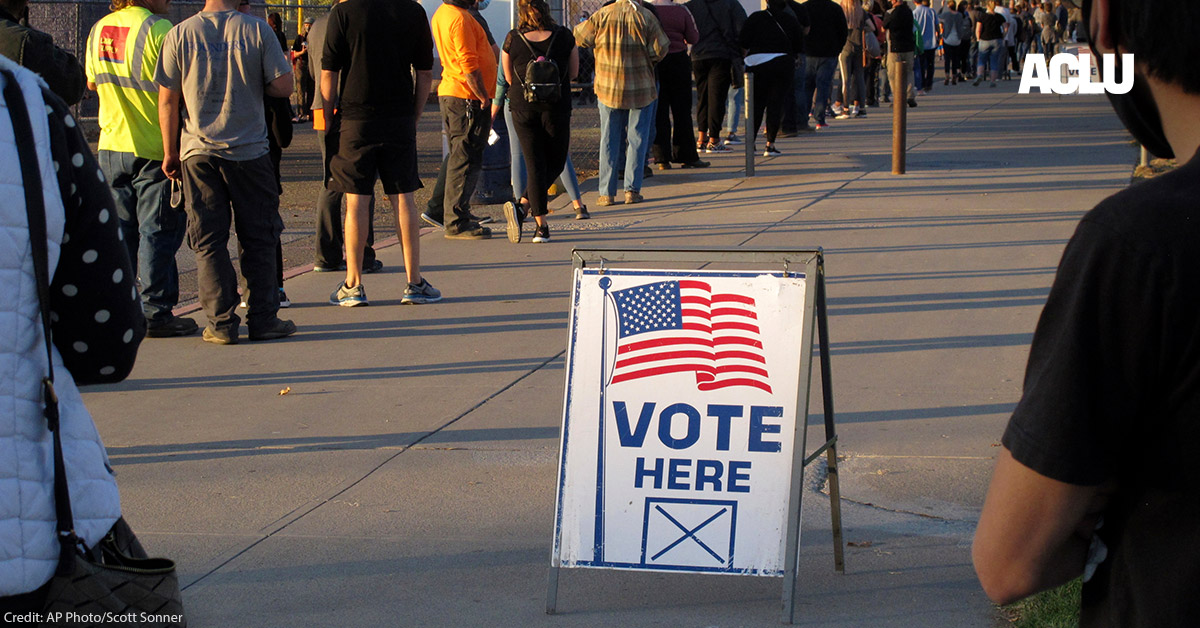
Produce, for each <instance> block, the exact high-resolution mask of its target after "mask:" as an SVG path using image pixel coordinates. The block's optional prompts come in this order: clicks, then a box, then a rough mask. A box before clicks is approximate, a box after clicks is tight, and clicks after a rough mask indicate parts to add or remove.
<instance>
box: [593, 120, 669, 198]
mask: <svg viewBox="0 0 1200 628" xmlns="http://www.w3.org/2000/svg"><path fill="white" fill-rule="evenodd" d="M596 104H597V105H598V106H599V107H600V195H601V196H616V194H617V168H618V167H620V164H619V163H618V162H619V160H620V155H621V153H622V152H626V151H623V148H624V147H625V142H626V140H628V142H629V150H628V151H627V152H626V154H625V189H626V190H630V191H633V192H639V191H641V189H642V174H643V172H642V168H643V167H644V166H645V165H646V152H647V151H648V150H649V149H650V141H649V138H650V129H651V127H653V126H654V113H655V112H654V107H651V106H646V107H642V108H641V109H613V108H611V107H609V106H607V105H605V104H604V103H602V102H601V103H596Z"/></svg>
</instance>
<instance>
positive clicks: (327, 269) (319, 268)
mask: <svg viewBox="0 0 1200 628" xmlns="http://www.w3.org/2000/svg"><path fill="white" fill-rule="evenodd" d="M343 270H346V265H345V264H338V265H336V266H326V265H324V264H321V263H317V264H313V272H314V273H333V272H338V271H343Z"/></svg>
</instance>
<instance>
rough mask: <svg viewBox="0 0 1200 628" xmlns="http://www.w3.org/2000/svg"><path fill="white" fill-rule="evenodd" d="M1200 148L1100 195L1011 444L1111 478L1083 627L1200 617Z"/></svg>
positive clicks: (1076, 244)
mask: <svg viewBox="0 0 1200 628" xmlns="http://www.w3.org/2000/svg"><path fill="white" fill-rule="evenodd" d="M1197 198H1200V156H1193V157H1192V159H1191V160H1190V161H1189V162H1187V163H1186V164H1184V165H1182V166H1180V167H1179V168H1178V169H1176V170H1175V171H1173V172H1170V173H1167V174H1164V175H1161V176H1159V177H1157V178H1155V179H1152V180H1150V181H1147V182H1145V183H1140V184H1136V185H1134V186H1131V187H1130V188H1128V189H1126V190H1124V191H1122V192H1119V193H1117V194H1115V195H1113V196H1112V197H1110V198H1108V199H1106V200H1105V201H1103V202H1101V203H1100V204H1099V205H1098V206H1097V207H1096V208H1095V209H1093V210H1092V211H1090V212H1088V214H1087V215H1086V216H1084V218H1083V220H1082V221H1081V222H1080V224H1079V227H1078V228H1077V230H1076V232H1075V234H1074V236H1073V237H1072V238H1071V241H1070V242H1069V243H1068V244H1067V247H1066V250H1065V252H1064V253H1063V257H1062V261H1061V263H1060V265H1059V269H1058V275H1057V276H1056V278H1055V280H1054V285H1053V287H1052V288H1051V290H1050V296H1049V298H1048V299H1047V302H1046V307H1045V309H1044V310H1043V311H1042V315H1041V318H1040V320H1039V321H1038V325H1037V331H1036V333H1035V334H1034V337H1033V344H1032V347H1031V349H1030V355H1029V365H1028V368H1027V370H1026V375H1025V386H1024V393H1023V396H1022V398H1021V401H1020V402H1019V403H1018V404H1017V408H1016V410H1015V412H1014V413H1013V416H1012V418H1011V419H1010V421H1009V424H1008V428H1007V429H1006V430H1005V432H1004V437H1003V441H1002V442H1003V443H1004V445H1005V447H1007V448H1008V449H1009V450H1010V451H1011V452H1012V455H1013V457H1014V458H1015V459H1016V460H1017V461H1018V462H1020V463H1021V464H1024V465H1025V466H1027V467H1029V468H1031V469H1033V470H1034V471H1037V472H1038V473H1040V474H1042V475H1044V476H1047V477H1050V478H1053V479H1055V480H1058V481H1061V482H1066V483H1069V484H1075V485H1081V486H1095V485H1100V484H1104V483H1107V482H1115V483H1116V486H1117V489H1116V493H1115V495H1114V496H1113V497H1112V501H1111V502H1110V503H1109V505H1108V507H1107V508H1106V510H1105V512H1104V513H1103V516H1104V522H1103V525H1102V527H1100V529H1099V530H1098V531H1097V535H1098V536H1099V538H1100V539H1101V540H1102V541H1103V542H1104V544H1105V545H1106V546H1107V548H1108V558H1107V559H1106V560H1105V561H1104V562H1102V563H1100V565H1099V567H1098V568H1097V570H1096V573H1095V575H1094V577H1093V578H1092V579H1091V580H1089V581H1088V582H1086V583H1084V585H1083V609H1082V614H1081V619H1080V626H1082V627H1084V628H1095V627H1100V626H1104V627H1109V626H1122V627H1123V628H1172V627H1183V626H1195V625H1196V621H1197V618H1200V596H1198V595H1196V590H1197V588H1196V587H1197V585H1196V583H1197V582H1200V560H1197V556H1198V555H1200V465H1198V464H1196V462H1195V456H1196V451H1197V450H1198V449H1200V246H1198V245H1197V243H1200V204H1198V203H1197V202H1196V199H1197Z"/></svg>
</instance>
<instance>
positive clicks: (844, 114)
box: [833, 110, 850, 120]
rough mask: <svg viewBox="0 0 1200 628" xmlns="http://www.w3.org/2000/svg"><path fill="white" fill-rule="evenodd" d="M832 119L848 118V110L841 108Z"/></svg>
mask: <svg viewBox="0 0 1200 628" xmlns="http://www.w3.org/2000/svg"><path fill="white" fill-rule="evenodd" d="M833 119H834V120H849V119H850V114H849V113H848V112H846V111H845V110H843V111H842V112H841V113H839V114H837V115H836V116H834V117H833Z"/></svg>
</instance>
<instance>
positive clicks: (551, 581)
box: [546, 567, 559, 615]
mask: <svg viewBox="0 0 1200 628" xmlns="http://www.w3.org/2000/svg"><path fill="white" fill-rule="evenodd" d="M558 569H559V568H558V567H551V568H550V573H549V574H548V575H547V576H546V614H547V615H553V614H554V613H556V612H558Z"/></svg>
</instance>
